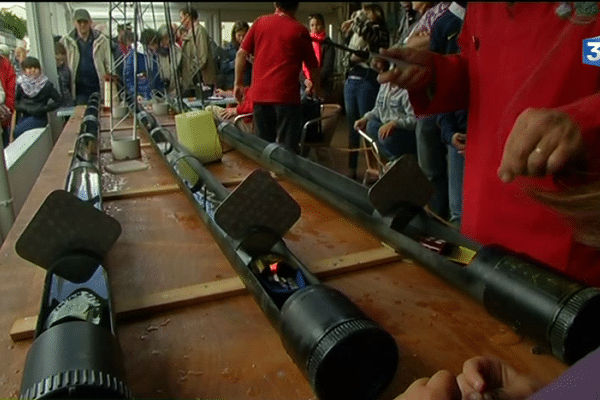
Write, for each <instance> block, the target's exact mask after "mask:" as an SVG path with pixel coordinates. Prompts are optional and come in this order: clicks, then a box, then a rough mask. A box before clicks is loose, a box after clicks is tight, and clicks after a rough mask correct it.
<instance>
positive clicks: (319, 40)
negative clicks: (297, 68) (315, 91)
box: [302, 31, 326, 79]
mask: <svg viewBox="0 0 600 400" xmlns="http://www.w3.org/2000/svg"><path fill="white" fill-rule="evenodd" d="M325 36H326V32H325V31H323V32H321V33H311V34H310V38H311V40H312V46H313V50H314V51H315V55H316V56H317V64H318V65H319V68H321V66H322V56H323V55H322V51H321V44H323V41H324V40H325ZM302 72H304V76H305V77H306V78H309V79H312V77H311V76H310V75H309V73H308V67H307V66H306V64H304V63H302Z"/></svg>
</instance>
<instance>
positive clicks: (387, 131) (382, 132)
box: [378, 121, 396, 140]
mask: <svg viewBox="0 0 600 400" xmlns="http://www.w3.org/2000/svg"><path fill="white" fill-rule="evenodd" d="M394 128H396V124H394V121H390V122H388V123H386V124H383V125H381V126H380V127H379V132H378V134H379V139H380V140H383V139H385V138H386V137H388V136H390V135H391V134H392V132H394Z"/></svg>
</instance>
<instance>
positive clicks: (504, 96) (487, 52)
mask: <svg viewBox="0 0 600 400" xmlns="http://www.w3.org/2000/svg"><path fill="white" fill-rule="evenodd" d="M557 6H558V3H514V4H513V5H509V4H508V3H486V4H483V3H481V4H478V3H470V4H469V7H468V9H467V13H466V18H465V23H464V26H463V29H462V32H461V36H460V37H459V44H460V47H461V54H460V55H458V56H449V57H444V56H439V55H435V56H434V60H435V64H436V81H435V82H436V87H435V91H434V93H435V97H434V99H433V100H432V102H431V103H430V104H428V102H427V100H426V95H425V94H424V92H423V91H410V92H409V94H410V99H411V103H412V104H413V106H414V108H415V112H416V113H417V114H430V113H437V112H445V111H450V110H455V109H461V108H466V109H467V110H468V112H469V122H468V126H467V147H466V151H465V170H464V180H463V215H462V225H461V230H462V232H463V233H464V234H465V235H466V236H468V237H471V238H473V239H474V240H476V241H478V242H480V243H482V244H490V243H498V244H502V245H504V246H506V247H508V248H510V249H512V250H513V251H516V252H522V253H527V254H529V255H530V256H532V257H534V258H536V259H538V260H540V261H542V262H544V263H545V264H547V265H549V266H551V267H553V268H555V269H557V270H559V271H563V272H564V273H566V274H567V275H570V276H571V277H573V278H576V279H578V280H580V281H583V282H586V283H588V284H590V285H595V286H600V251H599V250H597V249H594V248H591V247H588V246H584V245H582V244H580V243H578V242H577V241H576V240H575V235H574V233H575V232H574V229H573V228H572V226H571V225H570V224H569V222H568V221H567V220H566V219H565V218H564V217H563V216H561V215H560V214H559V213H557V212H555V211H553V210H552V209H550V208H549V207H547V206H545V205H543V204H542V203H540V202H538V201H536V200H534V199H533V198H532V197H531V196H529V195H528V193H527V191H528V189H530V188H533V187H537V188H548V189H557V190H558V189H560V188H559V187H558V186H557V185H556V184H555V183H554V181H553V179H552V178H551V177H548V178H544V179H540V178H531V177H519V178H517V179H516V180H515V181H513V182H511V183H508V184H505V183H503V182H502V181H501V180H500V179H499V178H498V175H497V170H498V167H499V166H500V161H501V160H502V154H503V151H504V145H505V143H506V139H507V138H508V135H509V133H510V131H511V129H512V127H513V124H514V122H515V120H516V118H517V116H518V115H519V114H520V113H521V112H523V111H524V110H525V109H527V108H528V107H531V108H558V109H560V110H563V111H565V112H566V113H568V114H569V115H570V116H571V118H572V119H573V120H574V121H575V122H577V123H578V124H579V127H580V129H581V131H582V135H583V138H584V140H585V141H586V142H587V143H586V144H587V158H588V160H589V161H590V168H591V169H592V170H595V171H597V170H598V169H597V167H598V165H597V164H598V161H599V160H600V93H599V90H600V68H599V67H596V66H593V65H586V64H583V63H582V41H583V40H584V39H587V38H593V37H596V36H599V35H600V15H595V16H593V17H591V18H590V17H578V16H577V15H574V16H573V18H568V19H562V18H560V17H559V16H558V15H557V13H556V7H557ZM594 164H596V165H595V166H594ZM595 176H596V177H597V175H595Z"/></svg>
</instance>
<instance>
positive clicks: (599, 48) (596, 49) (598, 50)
mask: <svg viewBox="0 0 600 400" xmlns="http://www.w3.org/2000/svg"><path fill="white" fill-rule="evenodd" d="M587 45H588V46H589V47H591V49H589V51H590V52H592V53H593V54H594V55H593V56H592V55H591V54H588V55H586V57H587V59H588V60H590V61H598V60H600V42H587Z"/></svg>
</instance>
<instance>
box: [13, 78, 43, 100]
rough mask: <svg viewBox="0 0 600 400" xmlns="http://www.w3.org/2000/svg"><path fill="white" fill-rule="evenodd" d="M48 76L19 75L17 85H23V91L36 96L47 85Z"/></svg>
mask: <svg viewBox="0 0 600 400" xmlns="http://www.w3.org/2000/svg"><path fill="white" fill-rule="evenodd" d="M46 82H48V77H47V76H46V75H44V74H40V75H39V76H38V77H37V78H33V77H31V76H29V75H27V74H22V75H19V77H18V78H17V85H19V86H21V89H23V93H25V95H27V96H29V97H35V96H37V94H38V93H39V92H40V91H41V90H42V89H43V88H44V86H46Z"/></svg>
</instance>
